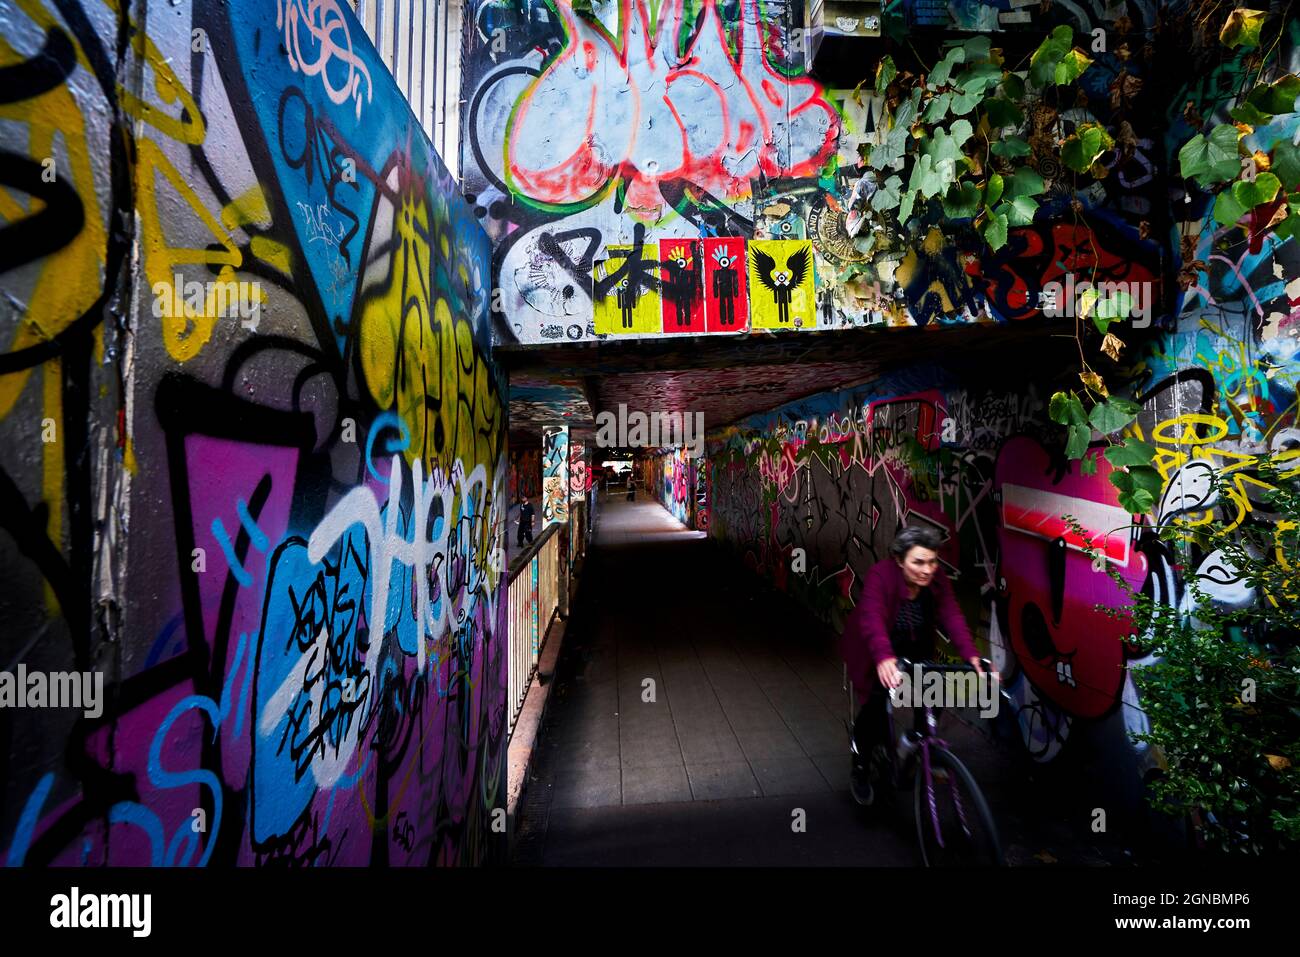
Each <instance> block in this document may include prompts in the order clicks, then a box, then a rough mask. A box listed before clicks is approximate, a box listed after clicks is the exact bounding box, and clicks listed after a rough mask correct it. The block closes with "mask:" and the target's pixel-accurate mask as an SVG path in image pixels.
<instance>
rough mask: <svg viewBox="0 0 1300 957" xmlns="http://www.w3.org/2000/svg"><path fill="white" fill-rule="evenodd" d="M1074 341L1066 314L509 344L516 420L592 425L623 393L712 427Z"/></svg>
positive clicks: (1047, 358)
mask: <svg viewBox="0 0 1300 957" xmlns="http://www.w3.org/2000/svg"><path fill="white" fill-rule="evenodd" d="M1073 341H1074V340H1073V338H1072V337H1070V336H1069V335H1068V330H1067V329H1066V328H1064V327H1061V326H1060V325H1059V324H1051V323H1045V322H1027V323H1023V324H1021V325H1018V326H1010V327H1008V326H996V327H990V326H977V327H971V326H946V327H932V328H919V329H918V328H910V329H909V328H904V329H892V328H885V329H880V328H877V329H861V330H841V331H835V332H827V333H804V334H801V335H798V336H789V335H785V336H770V337H763V338H757V339H756V338H754V337H747V338H745V339H739V338H736V339H729V340H721V341H720V340H719V339H718V338H701V337H691V338H682V339H676V340H671V341H668V342H662V341H659V342H650V341H646V340H640V341H638V342H637V343H635V344H634V345H633V344H628V343H617V342H615V343H596V344H586V343H575V344H571V345H569V344H566V345H557V346H553V347H540V348H538V347H533V348H529V349H526V350H520V351H513V350H509V349H501V350H499V354H500V356H501V358H502V359H503V361H504V363H505V364H506V365H507V366H508V367H510V368H511V372H510V416H511V420H510V428H511V431H512V432H516V431H520V432H536V433H540V431H541V428H542V426H544V425H551V424H559V423H568V424H569V426H570V429H571V430H572V431H573V432H574V433H575V434H578V435H582V434H587V433H591V432H594V429H595V422H594V415H596V414H599V413H600V412H602V411H606V410H607V411H610V412H617V410H618V406H619V404H620V403H622V404H624V405H626V406H627V408H628V410H629V411H643V412H655V411H663V412H687V411H689V412H696V411H699V412H702V413H703V414H704V422H705V427H706V428H707V429H710V430H711V429H714V428H717V427H720V426H723V425H727V424H730V423H732V422H735V421H737V420H738V419H742V418H744V417H746V416H748V415H752V414H754V413H757V412H762V411H765V410H768V409H773V408H776V407H777V406H780V405H782V404H784V403H787V402H791V401H794V400H795V399H799V398H802V397H803V396H806V395H810V394H813V393H816V392H823V391H826V390H829V389H835V388H841V387H847V386H852V385H856V384H859V383H862V382H866V381H868V380H870V379H873V378H875V377H877V376H880V375H882V374H884V373H885V372H886V371H888V370H890V369H892V368H896V367H899V366H902V365H906V364H914V363H916V362H927V361H941V362H944V363H945V364H949V365H957V366H963V365H964V366H970V367H975V368H976V369H978V368H979V367H980V366H984V367H988V365H989V360H990V358H991V357H993V356H997V357H998V361H999V363H1000V364H1002V366H1003V368H1006V365H1005V363H1006V362H1007V361H1008V357H1009V356H1010V355H1013V354H1014V355H1018V356H1020V357H1021V360H1020V361H1021V362H1023V363H1032V364H1034V365H1037V366H1042V367H1048V368H1052V367H1056V368H1063V367H1064V366H1065V365H1066V363H1067V362H1068V359H1069V356H1070V352H1069V350H1070V349H1071V348H1073ZM629 346H630V347H629ZM589 403H590V404H589Z"/></svg>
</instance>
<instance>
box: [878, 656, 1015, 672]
mask: <svg viewBox="0 0 1300 957" xmlns="http://www.w3.org/2000/svg"><path fill="white" fill-rule="evenodd" d="M917 665H920V666H921V670H922V671H937V672H939V673H940V674H947V673H951V672H958V671H974V670H975V666H974V665H970V664H960V665H955V664H944V663H943V662H938V661H913V660H912V659H911V658H903V657H899V658H898V667H899V670H906V671H911V670H913V669H914V668H915V667H916V666H917ZM980 665H981V666H982V667H983V668H984V670H985V671H986V672H991V671H994V670H995V669H994V667H993V662H991V661H989V660H988V659H987V658H981V659H980Z"/></svg>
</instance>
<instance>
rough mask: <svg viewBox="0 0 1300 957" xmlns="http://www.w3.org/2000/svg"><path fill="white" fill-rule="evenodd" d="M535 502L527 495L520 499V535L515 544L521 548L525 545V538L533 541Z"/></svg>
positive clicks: (529, 542) (529, 541) (530, 541)
mask: <svg viewBox="0 0 1300 957" xmlns="http://www.w3.org/2000/svg"><path fill="white" fill-rule="evenodd" d="M535 514H536V513H535V512H534V511H533V503H532V502H530V501H529V500H528V496H527V495H525V496H523V497H522V498H521V499H520V500H519V536H518V538H517V539H516V540H515V544H516V545H518V546H519V547H520V548H523V547H524V539H528V544H529V545H531V544H532V543H533V516H534V515H535Z"/></svg>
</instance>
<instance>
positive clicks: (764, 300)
mask: <svg viewBox="0 0 1300 957" xmlns="http://www.w3.org/2000/svg"><path fill="white" fill-rule="evenodd" d="M749 262H750V268H751V269H752V270H753V285H752V287H751V292H750V311H751V312H752V313H753V316H754V322H753V324H754V326H755V327H756V328H768V329H772V328H777V329H788V328H790V327H791V325H792V323H793V322H794V320H799V322H798V323H797V324H799V325H803V324H805V323H809V324H810V323H811V321H812V319H813V274H812V245H811V244H810V243H809V242H807V241H806V240H773V241H769V242H762V241H754V242H751V243H750V244H749ZM778 263H781V264H782V265H778ZM763 290H766V294H765V293H764V292H763ZM768 295H770V296H771V299H770V302H769V300H768ZM792 305H793V306H794V309H795V313H796V314H795V315H794V316H791V306H792ZM773 313H775V317H773Z"/></svg>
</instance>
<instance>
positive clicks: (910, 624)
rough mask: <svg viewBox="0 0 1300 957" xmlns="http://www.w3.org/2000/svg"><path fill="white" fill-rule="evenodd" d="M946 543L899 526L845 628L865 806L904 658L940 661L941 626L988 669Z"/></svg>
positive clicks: (858, 792) (856, 782) (858, 789)
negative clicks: (943, 553) (956, 588)
mask: <svg viewBox="0 0 1300 957" xmlns="http://www.w3.org/2000/svg"><path fill="white" fill-rule="evenodd" d="M940 544H941V542H940V540H939V536H938V534H937V533H936V532H934V531H932V530H930V529H926V528H917V527H914V526H908V527H906V528H904V529H903V530H902V531H900V532H899V533H898V537H897V538H895V539H894V542H893V544H892V545H891V546H890V548H889V551H890V555H891V559H892V560H891V559H886V560H884V561H880V562H877V563H876V564H875V565H873V566H872V568H871V571H869V572H868V573H867V577H866V581H865V582H864V584H863V587H862V597H861V598H860V599H859V600H858V604H857V607H855V608H854V609H853V613H852V615H851V616H850V617H849V620H848V622H847V623H846V624H845V626H844V634H843V636H842V639H841V647H842V653H843V656H844V662H845V664H846V665H847V666H848V675H849V678H850V679H851V680H852V681H853V686H854V689H855V691H856V692H857V696H858V702H859V703H860V704H861V709H860V710H859V711H858V715H857V719H856V720H855V721H854V723H853V755H854V760H853V764H854V766H853V776H852V787H853V794H854V797H855V798H856V799H857V800H858V801H859V802H860V803H863V804H869V803H871V800H872V797H871V783H870V777H869V773H868V772H869V764H868V762H869V760H870V757H871V753H872V750H873V749H874V748H875V747H877V746H884V745H885V744H886V743H887V742H886V741H885V739H886V737H887V736H888V727H889V726H888V721H887V716H886V713H885V702H886V699H887V697H888V695H887V692H886V690H885V689H891V688H896V687H898V685H899V683H900V682H901V681H902V677H901V673H900V672H899V670H898V659H899V658H900V657H901V658H909V659H911V660H912V661H928V660H931V659H933V658H934V654H935V626H936V625H938V627H940V628H941V629H943V632H944V634H946V635H947V636H948V639H949V640H950V641H951V642H952V643H953V644H954V645H955V646H956V648H957V652H958V654H960V655H961V657H962V660H963V661H967V662H970V664H971V665H973V666H974V668H975V670H976V672H978V673H979V674H981V675H982V674H983V673H984V669H983V668H982V667H981V665H980V656H979V652H978V651H977V650H976V648H975V642H974V640H973V639H972V638H971V634H970V630H969V629H968V628H967V627H966V619H965V618H964V617H963V616H962V613H961V609H960V608H959V607H958V606H957V601H956V599H955V598H954V597H953V593H952V585H951V583H950V582H949V581H948V576H947V575H946V574H944V572H943V570H942V569H941V568H939V554H938V553H939V547H940ZM873 676H874V679H875V680H872V679H873Z"/></svg>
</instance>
